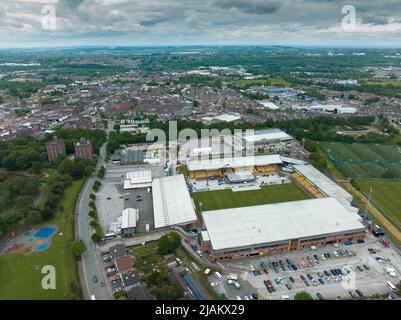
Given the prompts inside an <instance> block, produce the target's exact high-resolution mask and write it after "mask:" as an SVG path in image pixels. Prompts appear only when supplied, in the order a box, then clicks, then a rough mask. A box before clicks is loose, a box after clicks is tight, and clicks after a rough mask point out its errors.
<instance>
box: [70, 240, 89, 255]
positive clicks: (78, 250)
mask: <svg viewBox="0 0 401 320" xmlns="http://www.w3.org/2000/svg"><path fill="white" fill-rule="evenodd" d="M85 251H86V245H85V243H84V242H83V241H82V240H75V241H74V242H73V243H72V254H73V255H74V257H75V258H76V259H80V258H81V256H82V254H83V253H84V252H85Z"/></svg>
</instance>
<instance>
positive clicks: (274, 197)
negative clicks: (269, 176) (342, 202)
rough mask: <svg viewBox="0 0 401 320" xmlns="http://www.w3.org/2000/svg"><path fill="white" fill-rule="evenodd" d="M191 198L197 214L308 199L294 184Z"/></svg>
mask: <svg viewBox="0 0 401 320" xmlns="http://www.w3.org/2000/svg"><path fill="white" fill-rule="evenodd" d="M192 197H193V199H194V201H195V204H196V208H197V209H198V212H199V210H200V205H199V203H202V208H201V209H202V211H208V210H219V209H228V208H238V207H248V206H254V205H261V204H269V203H279V202H288V201H297V200H306V199H309V198H310V197H309V196H308V195H307V194H306V193H305V192H304V191H303V190H302V189H300V188H299V187H298V186H297V185H295V184H294V183H286V184H279V185H269V186H262V187H261V189H259V190H250V191H237V192H233V191H232V190H231V189H230V190H218V191H204V192H194V193H193V194H192Z"/></svg>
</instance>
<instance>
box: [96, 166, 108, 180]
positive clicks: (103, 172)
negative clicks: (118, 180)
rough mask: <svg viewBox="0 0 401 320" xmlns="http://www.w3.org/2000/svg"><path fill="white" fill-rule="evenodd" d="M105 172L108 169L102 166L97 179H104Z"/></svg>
mask: <svg viewBox="0 0 401 320" xmlns="http://www.w3.org/2000/svg"><path fill="white" fill-rule="evenodd" d="M105 172H106V168H105V167H104V166H101V167H100V169H99V172H98V173H97V177H98V178H100V179H102V178H103V177H104V174H105Z"/></svg>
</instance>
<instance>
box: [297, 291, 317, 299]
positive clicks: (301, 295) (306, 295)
mask: <svg viewBox="0 0 401 320" xmlns="http://www.w3.org/2000/svg"><path fill="white" fill-rule="evenodd" d="M294 300H314V299H313V297H312V296H311V295H310V294H309V293H307V292H305V291H301V292H298V293H297V294H296V295H295V296H294Z"/></svg>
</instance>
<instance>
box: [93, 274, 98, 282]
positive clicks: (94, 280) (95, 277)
mask: <svg viewBox="0 0 401 320" xmlns="http://www.w3.org/2000/svg"><path fill="white" fill-rule="evenodd" d="M92 280H93V283H97V281H98V279H97V276H96V275H94V276H93V277H92Z"/></svg>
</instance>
